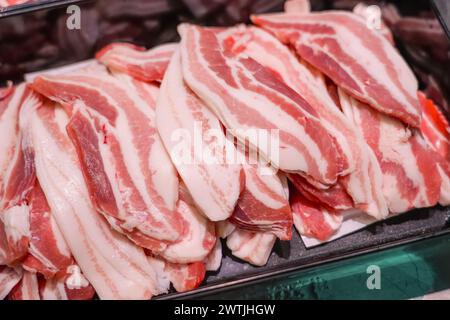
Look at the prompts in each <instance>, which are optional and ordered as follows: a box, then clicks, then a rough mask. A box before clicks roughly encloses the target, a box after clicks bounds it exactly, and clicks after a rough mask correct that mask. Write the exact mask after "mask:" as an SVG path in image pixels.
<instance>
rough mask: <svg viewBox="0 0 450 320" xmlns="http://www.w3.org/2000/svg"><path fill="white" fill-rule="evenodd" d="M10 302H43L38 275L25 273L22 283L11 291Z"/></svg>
mask: <svg viewBox="0 0 450 320" xmlns="http://www.w3.org/2000/svg"><path fill="white" fill-rule="evenodd" d="M8 298H9V299H10V300H41V297H40V295H39V283H38V278H37V275H36V273H33V272H29V271H24V272H23V276H22V279H21V280H20V282H19V283H18V284H17V285H16V286H15V287H14V288H13V289H12V290H11V292H10V293H9V296H8Z"/></svg>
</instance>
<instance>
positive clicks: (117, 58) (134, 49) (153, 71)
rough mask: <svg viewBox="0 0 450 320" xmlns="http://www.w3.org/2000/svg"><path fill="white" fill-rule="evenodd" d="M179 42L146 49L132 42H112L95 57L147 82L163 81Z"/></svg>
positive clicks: (108, 65) (115, 68)
mask: <svg viewBox="0 0 450 320" xmlns="http://www.w3.org/2000/svg"><path fill="white" fill-rule="evenodd" d="M177 45H178V44H176V43H168V44H163V45H160V46H156V47H154V48H151V49H150V50H146V49H145V48H143V47H139V46H136V45H133V44H130V43H112V44H109V45H107V46H106V47H104V48H103V49H101V50H100V51H98V52H97V54H96V55H95V58H96V59H97V60H98V61H100V62H101V63H102V64H104V65H106V66H107V67H108V68H110V69H112V70H116V71H121V72H124V73H127V74H129V75H130V76H132V77H133V78H136V79H138V80H141V81H145V82H161V81H162V79H163V77H164V73H165V71H166V68H167V65H168V64H169V61H170V58H171V57H172V54H173V52H174V51H175V49H176V47H177Z"/></svg>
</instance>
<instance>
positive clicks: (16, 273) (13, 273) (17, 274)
mask: <svg viewBox="0 0 450 320" xmlns="http://www.w3.org/2000/svg"><path fill="white" fill-rule="evenodd" d="M21 279H22V269H19V268H9V267H7V266H0V300H3V299H5V298H6V297H7V296H8V294H9V293H10V292H11V290H12V289H13V288H14V287H15V286H16V284H18V283H19V281H20V280H21Z"/></svg>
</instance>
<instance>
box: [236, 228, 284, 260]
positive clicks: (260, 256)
mask: <svg viewBox="0 0 450 320" xmlns="http://www.w3.org/2000/svg"><path fill="white" fill-rule="evenodd" d="M275 240H276V237H275V235H273V234H271V233H263V232H251V231H246V230H242V229H239V228H236V229H235V230H234V231H233V232H232V233H231V234H230V235H229V236H228V237H227V247H228V248H229V249H230V250H231V253H232V254H233V255H234V256H235V257H238V258H239V259H242V260H244V261H246V262H248V263H250V264H252V265H255V266H263V265H265V264H266V263H267V260H268V259H269V256H270V253H271V252H272V248H273V246H274V244H275Z"/></svg>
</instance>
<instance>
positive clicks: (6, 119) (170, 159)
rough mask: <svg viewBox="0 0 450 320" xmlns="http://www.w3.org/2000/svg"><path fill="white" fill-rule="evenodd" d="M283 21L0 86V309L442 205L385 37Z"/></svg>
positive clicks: (107, 56) (190, 275) (260, 257)
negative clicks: (350, 220)
mask: <svg viewBox="0 0 450 320" xmlns="http://www.w3.org/2000/svg"><path fill="white" fill-rule="evenodd" d="M306 7H307V6H306ZM286 8H287V9H289V10H288V12H286V13H279V14H271V15H262V16H254V17H253V22H254V23H255V25H256V26H243V25H242V26H236V27H232V28H206V27H200V26H195V25H190V24H183V25H180V26H179V33H180V35H181V42H180V43H178V44H168V45H163V46H160V47H157V48H154V49H151V50H149V51H146V50H145V49H142V48H139V47H136V46H133V45H130V44H119V43H118V44H112V45H110V46H108V47H106V48H104V49H103V50H101V51H100V52H99V53H98V54H97V57H96V58H97V61H96V62H93V63H90V64H89V65H88V66H85V67H83V68H78V69H75V70H72V71H70V72H62V73H61V72H57V73H43V74H41V75H40V76H38V77H36V78H35V79H34V80H33V81H32V82H30V83H24V84H20V85H17V86H8V87H7V88H4V89H1V91H0V132H1V138H0V140H1V148H2V152H1V153H0V174H1V175H0V201H1V202H0V265H1V266H0V298H1V299H3V298H6V297H8V298H10V299H91V298H93V296H94V295H95V294H97V295H98V297H99V298H102V299H149V298H151V297H152V296H154V295H158V294H162V293H166V292H168V291H169V290H170V286H171V285H172V286H173V288H174V289H175V290H177V291H186V290H191V289H194V288H196V287H198V286H199V285H200V284H201V282H202V281H203V279H204V277H205V273H206V272H207V271H213V270H217V269H218V268H219V267H220V262H221V259H222V247H221V245H222V244H221V243H222V242H221V240H220V239H226V241H225V242H224V243H226V245H227V247H228V248H229V249H230V250H231V252H232V254H233V255H235V256H236V257H238V258H240V259H242V260H244V261H246V262H249V263H251V264H253V265H257V266H260V265H264V264H265V263H266V262H267V259H268V257H269V255H270V253H271V251H272V247H273V245H274V243H275V241H276V239H277V238H278V239H280V240H283V241H287V240H290V239H291V237H292V232H293V231H292V228H293V225H295V227H296V229H297V230H298V231H299V232H300V233H301V234H302V235H304V236H308V237H313V238H317V239H319V240H322V241H324V240H327V239H329V238H330V237H331V236H333V234H335V233H336V232H337V230H338V229H339V228H340V226H341V224H342V221H343V216H344V215H345V213H346V212H347V211H348V210H355V209H356V210H359V211H361V212H364V213H366V214H367V215H370V216H372V217H374V218H376V219H384V218H386V217H387V216H389V215H390V214H398V213H402V212H406V211H409V210H411V209H413V208H420V207H429V206H434V205H436V204H437V203H440V204H442V205H448V204H450V162H449V161H450V155H449V150H450V133H449V131H448V123H447V121H446V120H445V118H444V117H443V116H442V114H441V113H440V111H439V109H438V108H437V107H436V106H435V105H434V104H433V102H432V101H431V100H428V99H427V98H426V97H425V96H424V95H422V94H420V93H419V94H418V85H417V80H416V78H415V77H414V75H413V73H412V72H411V70H410V69H409V67H408V66H407V65H406V63H405V62H404V61H403V59H402V58H401V56H400V55H399V53H398V52H397V50H396V49H395V48H394V47H393V45H392V43H391V40H390V39H391V38H390V36H389V34H387V33H386V29H382V31H383V32H380V31H379V30H377V29H372V28H369V27H368V26H367V24H366V23H365V20H364V19H363V18H362V17H360V16H358V15H356V14H353V13H347V12H334V11H333V12H321V13H309V12H305V6H302V5H295V4H294V5H293V2H290V4H289V5H287V6H286ZM249 132H250V133H252V132H263V133H264V132H265V133H267V132H270V133H275V137H276V139H272V138H273V136H272V134H270V135H269V136H270V139H269V140H270V141H269V143H261V140H264V139H262V138H261V136H259V135H258V134H257V135H254V134H249ZM266 142H267V141H266ZM198 144H200V145H201V146H203V148H204V149H203V150H200V151H199V150H198ZM180 146H182V148H181V149H182V150H181V149H180ZM230 154H231V155H233V156H234V157H235V158H233V159H232V161H230V159H229V157H230ZM237 160H238V161H237Z"/></svg>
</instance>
